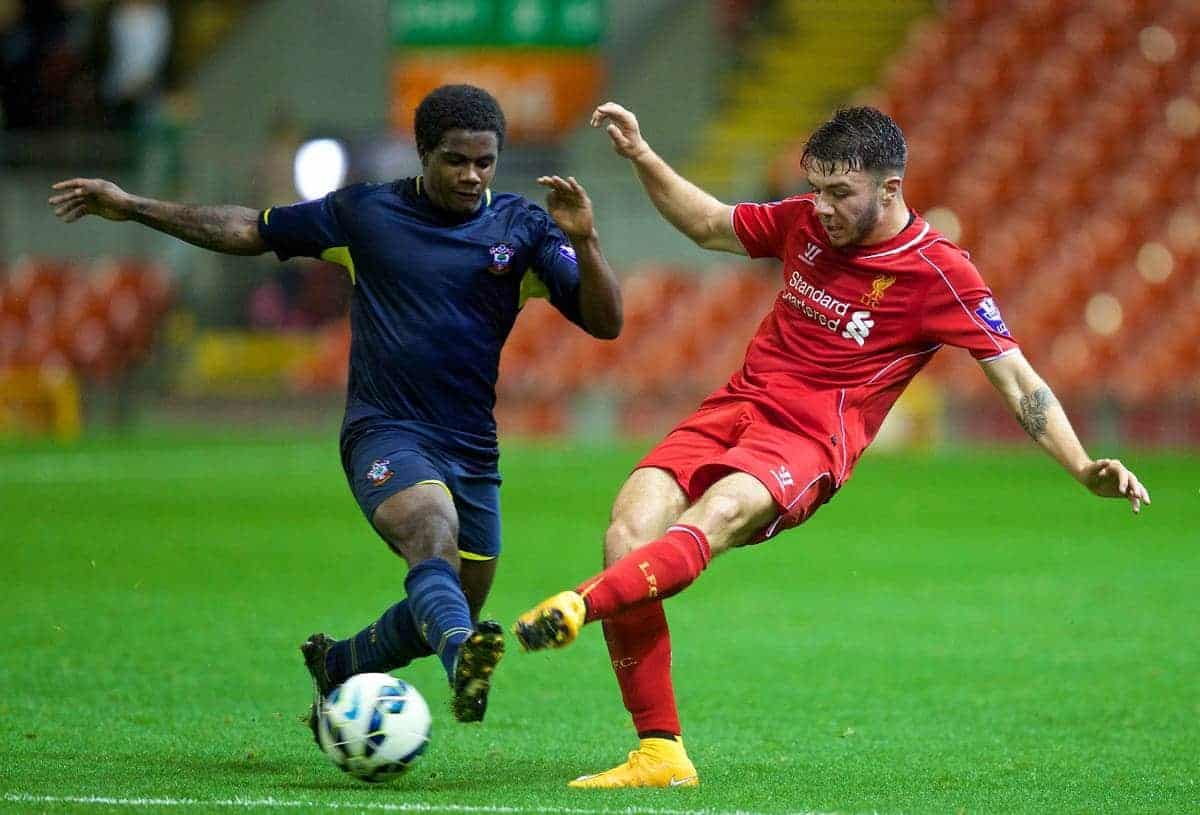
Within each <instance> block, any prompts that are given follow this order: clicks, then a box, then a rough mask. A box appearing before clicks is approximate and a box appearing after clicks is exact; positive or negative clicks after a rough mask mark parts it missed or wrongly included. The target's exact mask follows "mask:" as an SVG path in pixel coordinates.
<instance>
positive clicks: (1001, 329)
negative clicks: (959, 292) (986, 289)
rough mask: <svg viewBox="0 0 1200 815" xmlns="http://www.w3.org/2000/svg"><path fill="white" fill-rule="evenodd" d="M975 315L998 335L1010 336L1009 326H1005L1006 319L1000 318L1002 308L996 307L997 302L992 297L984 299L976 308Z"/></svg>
mask: <svg viewBox="0 0 1200 815" xmlns="http://www.w3.org/2000/svg"><path fill="white" fill-rule="evenodd" d="M975 313H976V314H978V315H979V316H980V317H981V318H982V319H983V321H984V322H985V323H987V324H988V326H989V327H990V328H991V329H992V330H993V331H995V332H996V333H997V334H1003V335H1004V336H1006V337H1007V336H1009V333H1008V326H1006V325H1005V324H1004V318H1003V317H1001V316H1000V307H999V306H998V305H996V301H995V300H993V299H992V298H990V297H985V298H983V299H982V300H980V301H979V305H978V306H976V307H975Z"/></svg>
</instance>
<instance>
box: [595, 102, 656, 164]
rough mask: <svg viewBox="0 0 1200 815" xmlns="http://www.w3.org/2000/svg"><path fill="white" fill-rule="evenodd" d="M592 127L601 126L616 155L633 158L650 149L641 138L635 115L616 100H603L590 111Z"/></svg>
mask: <svg viewBox="0 0 1200 815" xmlns="http://www.w3.org/2000/svg"><path fill="white" fill-rule="evenodd" d="M592 127H603V128H604V131H605V132H606V133H608V137H609V138H610V139H612V143H613V149H614V150H616V151H617V154H618V155H622V156H624V157H625V158H630V159H635V158H637V157H638V156H639V155H641V154H642V153H644V152H645V151H647V150H649V149H650V145H648V144H646V140H645V139H643V138H642V131H641V128H640V127H639V126H638V120H637V117H636V116H634V115H633V113H632V112H631V111H628V110H626V109H625V108H623V107H621V106H620V105H618V104H617V103H616V102H605V103H604V104H603V105H601V106H600V107H598V108H596V109H595V110H593V111H592Z"/></svg>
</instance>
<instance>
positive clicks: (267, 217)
mask: <svg viewBox="0 0 1200 815" xmlns="http://www.w3.org/2000/svg"><path fill="white" fill-rule="evenodd" d="M273 209H275V207H267V208H266V209H264V210H263V226H267V225H268V224H270V223H271V210H273Z"/></svg>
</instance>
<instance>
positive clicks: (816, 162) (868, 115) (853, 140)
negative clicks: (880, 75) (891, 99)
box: [800, 106, 908, 178]
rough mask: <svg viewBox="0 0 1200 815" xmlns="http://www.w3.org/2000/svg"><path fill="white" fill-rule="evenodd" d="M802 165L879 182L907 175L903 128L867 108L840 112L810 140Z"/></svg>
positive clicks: (848, 109)
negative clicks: (854, 172) (889, 175)
mask: <svg viewBox="0 0 1200 815" xmlns="http://www.w3.org/2000/svg"><path fill="white" fill-rule="evenodd" d="M800 163H801V165H803V166H804V167H813V168H815V169H817V170H819V171H821V172H823V173H833V172H836V171H837V170H838V168H840V167H845V168H846V169H848V170H861V171H863V172H869V173H872V174H874V175H875V176H876V177H877V178H878V177H880V176H882V175H883V174H885V173H899V174H900V175H903V174H904V166H905V165H906V164H907V163H908V145H907V144H906V143H905V141H904V134H903V133H902V132H901V131H900V125H898V124H896V121H895V120H894V119H893V118H892V117H891V116H888V115H887V114H886V113H884V112H883V111H880V110H876V109H875V108H872V107H866V106H863V107H854V108H838V109H837V110H836V111H834V114H833V117H832V118H831V119H829V121H827V122H825V124H823V125H821V126H820V127H818V128H817V129H816V131H814V132H813V134H812V135H811V136H809V137H808V143H807V144H805V145H804V153H803V155H801V157H800Z"/></svg>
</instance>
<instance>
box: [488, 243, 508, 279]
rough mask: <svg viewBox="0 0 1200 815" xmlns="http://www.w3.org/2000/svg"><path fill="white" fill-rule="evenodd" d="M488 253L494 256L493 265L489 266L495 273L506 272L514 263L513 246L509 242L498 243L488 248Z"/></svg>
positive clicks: (490, 270) (489, 269)
mask: <svg viewBox="0 0 1200 815" xmlns="http://www.w3.org/2000/svg"><path fill="white" fill-rule="evenodd" d="M488 254H490V255H491V256H492V265H491V266H488V271H489V272H491V273H492V274H494V275H502V274H505V273H506V272H507V271H508V266H509V264H510V263H512V258H513V248H512V247H511V246H509V245H508V244H507V243H498V244H496V245H495V246H493V247H492V248H491V249H489V250H488Z"/></svg>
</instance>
